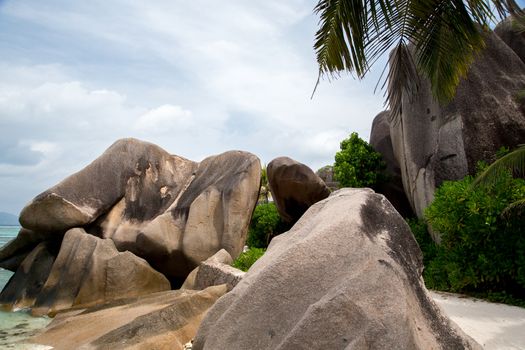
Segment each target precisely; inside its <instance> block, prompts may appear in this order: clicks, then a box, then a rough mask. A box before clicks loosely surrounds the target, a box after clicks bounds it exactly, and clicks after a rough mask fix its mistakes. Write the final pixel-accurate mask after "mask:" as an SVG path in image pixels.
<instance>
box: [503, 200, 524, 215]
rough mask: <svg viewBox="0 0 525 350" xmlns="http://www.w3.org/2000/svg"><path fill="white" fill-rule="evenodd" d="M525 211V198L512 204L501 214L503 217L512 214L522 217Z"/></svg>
mask: <svg viewBox="0 0 525 350" xmlns="http://www.w3.org/2000/svg"><path fill="white" fill-rule="evenodd" d="M524 209H525V198H522V199H519V200H517V201H515V202H512V203H510V204H509V205H508V206H507V207H506V208H505V209H503V211H502V212H501V216H503V217H509V216H511V215H512V214H519V215H521V214H522V213H523V210H524Z"/></svg>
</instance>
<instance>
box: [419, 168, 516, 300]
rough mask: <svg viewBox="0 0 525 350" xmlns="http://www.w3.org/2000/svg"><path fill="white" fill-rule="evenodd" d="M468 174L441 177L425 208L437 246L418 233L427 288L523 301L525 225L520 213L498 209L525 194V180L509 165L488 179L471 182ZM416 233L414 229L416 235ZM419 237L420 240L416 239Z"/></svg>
mask: <svg viewBox="0 0 525 350" xmlns="http://www.w3.org/2000/svg"><path fill="white" fill-rule="evenodd" d="M472 181H473V178H472V177H470V176H467V177H466V178H464V179H463V180H460V181H448V182H444V183H443V184H442V186H441V187H440V188H438V189H437V191H436V193H435V199H434V201H433V202H432V204H431V205H430V206H429V207H428V208H427V210H426V211H425V216H426V219H427V221H428V223H429V225H430V226H431V227H432V229H433V230H435V231H436V232H439V233H440V234H441V243H440V245H439V246H433V247H432V246H430V248H429V245H428V244H426V243H424V240H421V238H419V239H418V241H420V245H421V248H422V250H423V253H424V254H427V255H429V257H426V259H427V264H426V267H425V272H424V278H425V282H426V283H427V286H428V287H429V288H434V289H439V290H447V291H452V292H464V293H471V294H472V293H474V294H475V293H483V295H484V296H486V297H489V298H492V299H493V300H499V301H509V300H513V298H518V299H519V298H520V296H521V300H522V302H524V303H525V298H524V297H523V296H524V295H525V226H524V225H523V216H521V215H516V213H514V214H513V215H505V216H503V215H501V213H502V212H503V211H504V209H505V208H506V207H507V206H508V205H509V204H510V203H513V202H515V201H517V200H519V199H522V198H524V197H525V181H524V180H523V179H515V178H513V177H512V174H511V173H510V171H507V172H502V173H500V175H499V177H498V178H496V179H494V181H493V182H492V183H491V184H490V185H486V186H482V187H473V186H472ZM418 235H419V236H421V235H420V234H416V233H415V236H416V238H417V237H418ZM421 242H423V243H421Z"/></svg>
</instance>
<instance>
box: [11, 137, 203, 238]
mask: <svg viewBox="0 0 525 350" xmlns="http://www.w3.org/2000/svg"><path fill="white" fill-rule="evenodd" d="M196 167H197V163H195V162H192V161H189V160H187V159H184V158H181V157H178V156H174V155H171V154H169V153H167V152H166V151H164V150H163V149H162V148H160V147H158V146H156V145H154V144H151V143H148V142H143V141H139V140H135V139H122V140H119V141H117V142H115V143H114V144H113V145H111V147H109V148H108V149H107V150H106V151H105V152H104V154H102V155H101V156H100V157H99V158H97V159H96V160H95V161H93V162H92V163H91V164H89V165H88V166H86V167H85V168H84V169H82V170H81V171H79V172H77V173H75V174H73V175H71V176H69V177H68V178H66V179H65V180H63V181H62V182H60V183H59V184H57V185H56V186H53V187H52V188H50V189H48V190H46V191H45V192H43V193H41V194H40V195H38V196H37V197H35V198H34V199H33V200H32V201H31V202H30V203H29V204H27V205H26V206H25V207H24V208H23V209H22V212H21V213H20V223H21V224H22V226H23V227H25V228H27V229H30V230H33V231H36V232H49V233H63V232H65V231H66V230H68V229H70V228H73V227H82V226H85V225H87V224H90V223H92V222H93V221H95V219H97V218H98V217H99V216H101V215H102V214H105V213H107V212H108V211H109V210H110V209H111V208H113V207H114V206H119V208H122V215H123V216H124V217H125V218H126V219H128V220H130V221H131V220H139V221H145V220H149V219H152V218H153V217H155V216H156V215H158V213H159V212H163V211H165V210H166V209H167V208H168V207H169V206H170V204H171V203H172V202H173V201H174V200H175V198H177V196H178V195H179V193H180V192H181V191H182V189H183V188H184V186H185V185H186V182H187V180H188V178H189V177H190V176H191V174H192V173H193V171H194V170H195V168H196Z"/></svg>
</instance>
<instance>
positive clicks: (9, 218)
mask: <svg viewBox="0 0 525 350" xmlns="http://www.w3.org/2000/svg"><path fill="white" fill-rule="evenodd" d="M19 225H20V224H19V223H18V216H16V215H13V214H9V213H4V212H1V211H0V226H19Z"/></svg>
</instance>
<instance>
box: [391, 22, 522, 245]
mask: <svg viewBox="0 0 525 350" xmlns="http://www.w3.org/2000/svg"><path fill="white" fill-rule="evenodd" d="M485 39H486V49H485V50H484V51H483V52H481V53H480V54H479V56H477V57H476V59H475V61H474V63H473V64H472V66H471V68H470V70H469V72H468V75H467V77H466V78H465V79H463V80H462V81H461V82H460V84H459V86H458V88H457V92H456V97H455V98H454V99H453V101H452V102H450V103H449V104H448V105H446V106H444V105H440V104H439V103H437V102H436V101H435V100H434V99H433V97H432V94H431V91H430V86H429V83H428V81H425V80H424V79H422V81H421V86H420V87H419V90H418V93H417V95H416V96H415V97H414V98H410V96H407V95H405V96H403V100H402V111H401V114H400V116H399V118H398V119H397V120H396V122H394V123H391V124H390V129H391V130H390V135H391V138H392V146H393V151H394V155H395V158H396V159H397V160H398V162H399V166H400V169H401V174H402V179H403V187H404V189H405V193H406V195H407V197H408V200H409V201H410V204H411V206H412V208H413V209H414V211H415V213H416V215H417V216H418V217H422V216H423V212H424V209H425V208H426V207H427V206H428V205H429V204H430V203H431V201H432V200H433V198H434V191H435V189H436V188H437V187H438V186H439V185H441V183H442V182H443V181H446V180H458V179H461V178H463V177H464V176H465V175H467V174H474V173H475V172H476V164H477V162H478V161H480V160H484V161H489V162H490V161H493V160H494V158H495V153H496V151H497V150H498V149H499V148H500V147H502V146H506V147H509V148H513V147H515V146H516V145H518V144H520V143H523V140H525V117H524V115H523V113H522V111H521V109H520V106H519V103H518V102H517V101H516V98H515V97H516V96H517V94H518V93H519V92H520V91H522V90H523V89H524V88H525V64H524V63H523V62H522V61H521V60H520V58H519V57H518V55H516V53H515V52H514V51H513V50H512V49H511V48H510V47H509V46H507V45H506V44H505V42H504V41H502V40H501V39H500V37H499V36H498V35H496V34H494V33H493V32H491V31H489V32H487V33H486V34H485ZM434 238H435V239H438V237H434Z"/></svg>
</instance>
